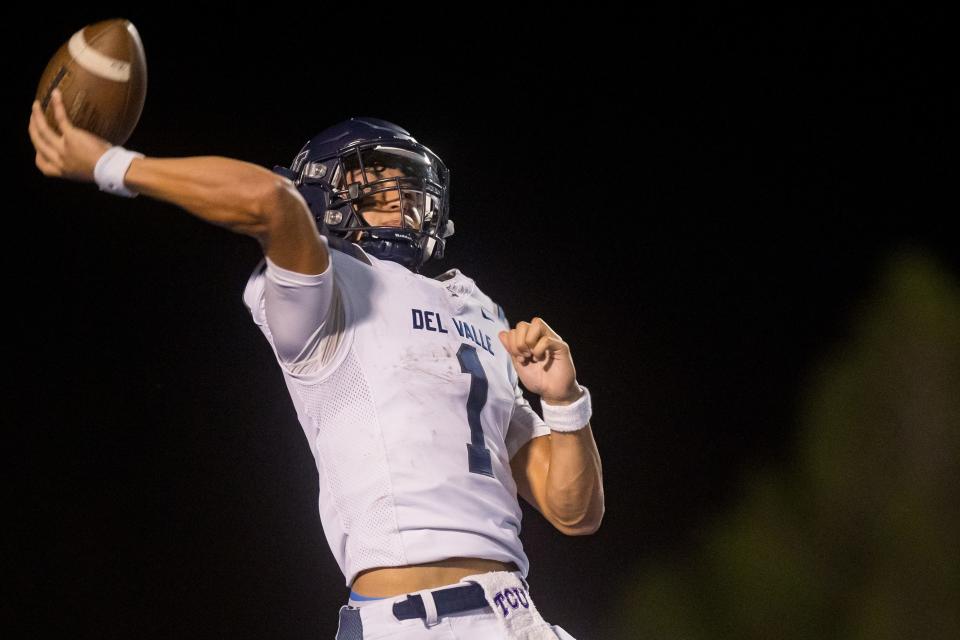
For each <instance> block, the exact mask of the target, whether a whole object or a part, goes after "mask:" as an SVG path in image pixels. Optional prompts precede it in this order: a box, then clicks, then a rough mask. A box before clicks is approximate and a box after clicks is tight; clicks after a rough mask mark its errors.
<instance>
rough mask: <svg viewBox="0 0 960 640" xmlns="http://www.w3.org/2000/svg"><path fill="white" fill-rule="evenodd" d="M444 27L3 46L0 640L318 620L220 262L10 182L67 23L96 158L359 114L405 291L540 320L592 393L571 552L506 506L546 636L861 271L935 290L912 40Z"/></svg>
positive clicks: (865, 280)
mask: <svg viewBox="0 0 960 640" xmlns="http://www.w3.org/2000/svg"><path fill="white" fill-rule="evenodd" d="M459 10H462V11H466V12H467V13H465V14H463V15H462V16H461V17H458V18H456V19H451V21H450V22H449V23H448V24H446V25H443V26H439V25H431V24H428V22H427V19H428V18H429V17H431V12H429V11H428V10H427V9H425V8H424V9H418V10H416V11H404V10H401V8H399V7H393V8H392V9H390V10H389V11H386V10H383V11H382V12H378V13H376V14H375V12H373V11H372V10H369V9H364V10H363V11H360V10H357V11H344V12H342V13H339V14H337V15H331V14H328V13H325V12H321V11H311V12H306V13H304V12H302V9H301V8H299V7H298V6H296V5H285V6H283V7H280V6H278V7H274V8H273V10H272V11H270V12H269V15H264V14H265V13H267V12H265V11H262V10H261V12H259V13H257V14H248V13H245V12H243V11H241V10H236V9H234V10H230V11H226V12H214V11H209V12H203V11H199V10H190V11H183V10H181V9H177V8H174V7H172V6H171V7H167V8H166V9H165V10H160V9H153V10H150V11H145V10H132V9H130V8H122V9H120V10H117V11H113V12H110V11H106V12H103V13H96V12H92V11H85V10H80V9H73V10H70V11H68V12H58V13H57V14H56V15H47V14H45V13H44V7H37V8H35V9H28V14H27V18H26V19H20V20H19V21H17V22H15V23H10V22H8V24H13V25H19V26H17V27H16V28H13V29H12V30H11V33H10V34H9V35H8V40H7V44H8V46H10V47H11V50H10V51H8V52H7V53H6V54H5V58H6V59H8V60H11V67H10V68H11V69H13V70H14V73H12V74H10V73H8V74H7V79H8V83H12V84H13V85H14V86H13V87H12V88H11V93H12V95H9V96H8V98H7V100H6V101H5V102H6V107H7V108H8V109H10V112H11V113H10V115H8V117H7V118H6V119H5V120H6V122H7V123H8V124H9V125H10V130H9V133H8V134H7V136H6V139H7V140H8V141H9V144H7V145H6V160H7V162H8V163H9V165H8V167H7V169H6V175H7V176H8V178H9V180H8V184H7V189H6V190H7V195H8V207H7V209H6V216H5V218H6V221H7V225H8V226H7V234H6V241H7V251H6V252H5V258H4V259H5V262H6V265H5V266H6V273H7V274H8V275H7V279H6V285H7V289H6V296H5V298H6V303H7V304H6V309H5V311H6V313H5V318H6V324H7V330H6V332H5V333H6V335H7V336H8V340H9V342H8V353H11V354H12V357H10V358H8V373H9V376H8V377H9V378H10V380H11V382H12V384H8V387H7V389H8V394H9V397H8V402H7V405H8V407H11V408H12V411H8V412H7V415H8V418H9V421H8V422H7V424H6V426H5V428H4V432H5V435H6V438H5V447H4V452H5V454H7V455H6V456H5V458H7V459H8V460H7V462H6V464H5V466H4V472H5V475H7V476H8V477H7V479H6V481H5V486H6V487H8V489H9V491H10V493H11V500H9V501H8V504H9V505H11V506H10V511H9V512H8V516H9V517H8V525H7V528H6V531H5V536H4V539H5V542H4V551H5V556H7V560H5V562H8V563H9V565H10V566H11V567H12V569H11V571H9V572H5V573H8V576H9V577H12V580H10V579H9V578H8V580H7V581H5V582H7V585H8V586H9V587H10V588H11V589H12V591H11V594H10V596H9V597H4V602H3V608H4V618H8V619H10V622H11V624H17V625H20V626H22V627H23V628H27V629H30V630H31V631H30V632H29V633H27V634H25V635H24V637H34V636H36V635H39V633H40V632H41V631H59V632H69V633H70V635H71V636H74V637H100V638H104V637H110V638H112V637H118V638H119V637H130V636H133V635H136V636H138V637H143V638H159V637H164V638H166V637H182V638H186V637H190V638H209V637H231V638H246V637H251V638H252V637H267V636H270V637H277V638H318V637H321V638H327V637H332V636H333V634H334V632H335V630H336V617H337V608H338V607H339V606H340V605H342V604H343V603H344V602H345V600H346V596H347V589H346V587H345V586H344V584H343V576H342V574H340V572H339V569H338V567H337V565H336V563H335V562H334V560H333V557H332V555H331V554H330V551H329V550H328V549H327V547H326V543H325V540H324V538H323V534H322V531H321V529H320V523H319V518H318V515H317V507H316V493H317V485H316V470H315V467H314V463H313V459H312V457H311V455H310V453H309V450H308V448H307V446H306V441H305V439H304V437H303V434H302V432H301V431H300V428H299V425H298V424H297V422H296V416H295V414H294V411H293V408H292V405H291V403H290V401H289V397H288V394H287V391H286V389H285V387H284V385H283V381H282V378H281V375H280V371H279V368H278V367H277V366H276V363H275V361H274V360H273V356H272V354H271V352H270V350H269V346H268V345H267V343H266V341H265V340H264V339H263V336H262V335H261V334H260V332H259V330H258V329H257V328H256V327H255V326H254V324H253V323H252V322H251V321H250V319H249V314H248V313H247V311H246V309H245V308H244V307H243V305H242V302H241V298H240V295H241V292H242V290H243V285H244V283H245V282H246V278H247V277H248V275H249V273H250V270H251V269H252V268H253V266H254V265H255V264H256V262H257V260H258V259H259V255H260V254H259V247H258V246H257V244H256V242H255V241H253V240H252V239H249V238H246V237H242V236H237V235H233V234H230V233H229V232H227V231H225V230H223V229H220V228H217V227H212V226H209V225H207V224H205V223H203V222H201V221H200V220H198V219H196V218H193V217H191V216H190V215H189V214H187V213H186V212H184V211H183V210H181V209H178V208H176V207H174V206H172V205H168V204H165V203H162V202H158V201H152V200H149V199H147V198H145V197H140V198H137V199H135V200H128V199H124V198H116V197H113V196H109V195H107V194H104V193H100V192H99V191H98V190H97V189H96V187H95V186H93V185H90V184H77V183H72V182H66V181H62V180H58V179H54V178H47V177H44V176H43V175H42V174H41V173H40V172H39V171H38V170H37V168H36V167H35V166H34V164H33V154H34V151H33V148H32V146H31V144H30V141H29V137H28V135H27V122H28V119H29V108H30V101H31V100H32V98H33V95H34V93H35V91H36V84H37V82H38V80H39V77H40V74H41V73H42V71H43V69H44V67H45V66H46V63H47V60H48V59H49V57H50V56H51V55H52V54H53V52H54V51H55V50H56V49H57V48H58V47H59V46H60V45H61V44H62V43H63V42H65V41H66V40H67V39H69V37H70V35H71V34H72V33H73V32H74V31H76V30H77V29H79V28H80V27H81V26H83V25H85V24H89V23H92V22H96V21H99V20H102V19H106V18H111V17H118V16H123V17H126V18H129V19H131V20H132V21H133V22H134V24H135V25H136V26H137V28H138V30H139V32H140V35H141V38H142V40H143V43H144V48H145V50H146V54H147V61H148V73H149V85H148V90H147V102H146V107H145V109H144V112H143V115H142V117H141V121H140V124H139V126H138V128H137V130H136V131H135V132H134V134H133V135H132V137H131V139H130V140H129V141H128V142H127V143H126V145H125V146H127V147H128V148H131V149H135V150H137V151H140V152H142V153H145V154H147V155H149V156H161V157H169V156H190V155H223V156H228V157H233V158H239V159H242V160H246V161H249V162H253V163H256V164H259V165H262V166H266V167H272V166H273V165H274V164H283V165H288V164H289V162H290V160H291V159H292V158H293V156H294V155H295V154H296V152H297V151H298V150H299V148H300V147H301V146H302V144H303V143H304V142H305V141H306V140H307V138H309V137H311V136H312V135H314V134H315V133H317V132H319V131H320V130H321V129H323V128H325V127H327V126H329V125H330V124H333V123H335V122H338V121H340V120H343V119H345V118H347V117H349V116H352V115H359V116H374V117H379V118H384V119H386V120H390V121H392V122H396V123H398V124H400V125H401V126H403V127H405V128H406V129H408V130H409V131H411V132H412V133H413V135H414V136H415V137H416V138H417V139H418V140H419V141H421V142H423V143H424V144H426V145H427V146H429V147H430V148H431V149H432V150H433V151H435V152H436V153H437V154H438V155H440V157H442V158H443V159H444V161H445V162H446V163H447V165H448V166H449V167H450V168H451V171H452V191H451V197H452V215H451V217H452V218H453V219H454V220H455V222H456V226H457V233H456V235H455V236H454V237H453V238H452V239H451V240H450V242H449V243H448V258H447V259H446V260H445V261H444V263H443V264H440V265H437V266H436V267H435V268H434V269H433V270H432V271H431V273H436V272H439V271H440V270H442V269H446V268H449V267H453V266H457V267H459V268H460V269H461V270H463V271H464V272H465V273H466V274H467V275H470V276H472V277H473V278H474V279H475V280H476V281H477V283H478V284H479V286H480V287H481V288H482V289H483V290H484V291H485V292H487V293H488V294H489V295H490V296H491V297H492V298H494V299H495V300H497V301H498V302H500V304H501V305H503V307H504V308H505V310H506V312H507V315H508V317H509V318H510V320H511V321H512V322H517V321H519V320H529V319H530V318H532V317H533V316H535V315H538V316H541V317H543V318H544V319H546V320H547V322H548V323H550V324H551V326H552V327H553V328H554V329H555V330H556V331H558V332H559V333H560V335H561V336H562V337H563V338H564V339H565V340H566V341H567V342H568V343H569V344H570V345H571V347H572V351H573V356H574V361H575V363H576V365H577V371H578V378H579V380H580V381H581V383H583V384H585V385H587V386H588V387H589V388H590V389H591V393H592V396H593V404H594V418H593V428H594V433H595V435H596V439H597V442H598V446H599V449H600V452H601V455H602V458H603V468H604V479H605V487H606V509H607V511H606V516H605V519H604V522H603V525H602V527H601V529H600V531H599V532H598V533H597V534H596V535H594V536H589V537H582V538H569V537H565V536H563V535H561V534H559V533H558V532H556V531H554V530H553V529H552V528H551V527H550V525H549V524H548V523H546V522H545V521H544V520H543V519H542V518H541V517H540V516H539V515H538V514H536V513H535V512H533V511H532V510H531V509H529V508H528V507H527V506H526V505H524V509H525V511H524V531H523V540H524V544H525V548H526V551H527V553H528V555H529V557H530V560H531V571H530V574H529V579H530V582H531V586H532V593H533V596H534V598H535V600H536V601H537V603H538V606H539V608H540V609H541V611H542V612H543V614H544V617H545V618H546V619H547V620H550V621H552V622H554V623H557V624H561V625H563V626H564V627H565V628H566V629H567V630H568V631H569V632H571V633H572V634H573V635H574V636H576V637H578V638H581V639H587V638H602V637H607V635H608V634H609V633H610V629H611V628H612V620H613V618H614V617H615V616H616V611H617V608H618V606H619V601H618V598H619V597H620V595H619V594H620V593H621V591H622V589H623V585H624V584H625V583H628V582H629V581H630V580H631V570H632V568H634V567H636V566H637V565H638V564H639V563H640V562H642V561H643V560H644V559H647V558H651V557H654V556H658V555H663V554H670V553H679V552H682V550H683V548H684V545H685V544H686V543H687V542H688V541H689V540H691V539H692V538H693V537H695V536H696V533H697V531H698V528H699V527H702V526H703V524H704V523H705V522H708V521H709V519H710V518H711V517H712V516H713V515H715V514H717V513H720V512H722V511H723V510H724V509H725V508H726V507H727V506H728V505H730V504H731V502H732V501H733V500H734V499H735V498H736V496H737V495H738V494H737V488H738V482H739V481H740V480H741V479H742V478H744V477H745V475H747V474H749V473H751V472H752V471H753V470H756V469H760V468H764V467H769V466H775V465H781V464H786V463H788V462H789V460H790V458H791V452H792V446H793V440H792V438H793V435H794V433H795V429H796V417H795V416H796V409H797V406H798V402H799V400H800V398H801V393H802V389H803V384H804V380H805V379H806V378H807V376H809V375H811V372H812V371H813V370H814V369H815V367H816V364H817V362H818V361H819V360H820V359H821V358H823V357H825V356H826V355H828V354H829V353H831V349H833V348H834V347H835V346H837V345H838V344H840V343H842V341H843V340H844V338H845V335H846V331H847V329H848V322H849V320H850V317H851V313H852V311H853V309H855V308H856V304H857V302H858V301H859V300H861V299H862V298H863V297H864V296H865V295H866V294H868V293H869V291H870V290H871V287H872V285H873V284H874V283H875V282H876V280H877V277H878V273H879V270H880V269H881V267H882V265H883V264H884V261H885V260H886V259H887V258H888V257H889V256H890V255H891V254H892V253H893V252H895V251H897V250H899V249H902V248H911V247H912V248H918V249H920V250H925V251H927V252H929V253H930V254H932V255H934V256H935V257H936V258H938V259H939V260H940V261H941V263H942V264H943V265H944V266H945V267H946V268H948V269H950V270H952V272H953V273H954V274H958V273H960V260H958V257H957V252H956V249H955V247H956V236H955V235H953V234H952V233H951V232H950V229H951V226H952V225H951V218H952V217H953V216H954V215H955V212H956V210H957V207H956V203H955V198H954V196H953V192H952V190H951V189H950V188H948V184H947V175H948V162H949V161H950V160H951V159H952V158H953V156H954V154H953V153H952V149H951V148H949V147H948V144H947V134H946V132H947V129H948V124H952V122H950V121H949V120H948V117H949V116H948V106H949V105H950V103H949V102H948V99H947V96H948V93H949V91H948V89H949V85H952V84H953V82H954V81H953V80H951V78H954V79H955V75H956V74H955V70H952V69H949V68H948V66H947V62H946V60H947V58H946V48H947V46H946V43H947V34H946V33H945V29H944V28H943V25H944V23H945V22H946V21H945V19H944V17H943V16H938V15H931V14H926V13H920V12H918V11H917V12H915V11H909V10H905V9H897V8H891V7H884V8H880V9H873V10H870V11H869V12H865V13H852V12H851V13H846V14H838V13H835V12H823V13H817V12H804V13H796V14H787V13H784V14H780V15H757V14H747V13H738V12H731V11H720V10H714V11H713V12H712V13H708V14H693V13H691V14H689V15H681V16H671V17H669V18H665V17H662V16H651V15H640V14H637V15H633V14H627V13H616V14H604V15H593V16H584V15H583V14H584V13H587V12H586V10H585V9H584V8H583V7H580V8H579V9H578V10H577V11H575V12H574V11H571V12H569V13H558V12H556V11H552V12H551V13H550V15H542V14H541V15H533V16H522V15H519V14H516V13H511V12H507V11H499V12H497V13H496V14H494V13H478V14H476V15H471V14H470V11H472V9H469V8H463V9H459ZM31 12H32V15H30V14H31ZM950 115H952V113H951V114H950Z"/></svg>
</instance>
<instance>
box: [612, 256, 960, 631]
mask: <svg viewBox="0 0 960 640" xmlns="http://www.w3.org/2000/svg"><path fill="white" fill-rule="evenodd" d="M878 283H879V284H878V286H877V289H876V291H875V292H874V293H873V294H871V296H870V297H869V298H868V299H867V300H865V301H864V302H863V303H861V305H860V306H859V307H858V308H857V310H856V312H855V314H854V319H853V322H852V325H851V329H850V332H849V338H848V339H847V340H846V341H845V344H844V345H843V346H842V347H841V348H839V349H838V350H836V352H835V353H833V354H831V355H830V356H828V357H827V358H826V359H825V361H823V362H822V364H821V365H820V366H819V367H818V368H817V369H816V370H815V371H814V372H812V374H811V375H810V377H809V382H808V384H807V385H806V388H805V389H804V390H803V392H802V393H801V396H800V397H801V398H802V402H801V405H800V406H801V407H802V414H801V415H800V417H799V423H798V424H799V432H798V439H797V443H796V448H795V456H794V457H793V460H792V462H791V463H790V465H789V466H788V467H787V468H783V469H778V470H773V471H765V472H762V473H758V474H755V475H754V476H753V477H752V478H750V479H748V480H746V481H745V484H744V488H743V493H742V496H741V497H740V498H738V500H737V501H736V502H735V506H734V507H733V508H732V509H731V510H730V511H729V512H728V513H725V514H724V515H723V516H721V517H719V518H717V519H716V520H715V521H713V522H711V523H709V524H708V525H706V526H705V528H704V530H703V532H702V535H701V536H700V538H699V540H698V542H697V543H696V544H695V545H693V547H692V548H690V549H686V550H684V551H682V552H681V553H682V555H683V557H679V555H680V554H678V555H677V557H672V558H667V559H660V560H657V561H654V562H650V563H647V564H646V565H645V566H643V567H640V568H639V569H638V570H637V572H636V573H634V574H633V575H632V576H631V579H630V580H629V581H628V583H627V584H626V585H625V587H624V591H623V592H624V593H625V599H624V602H622V603H621V606H620V607H618V611H619V612H621V615H622V619H621V620H620V634H619V637H622V638H624V639H626V638H630V639H633V638H642V639H648V638H678V639H690V640H699V639H707V638H745V639H756V640H760V639H763V640H769V639H772V638H780V639H790V638H844V639H851V640H854V639H855V640H860V639H864V640H865V639H867V638H869V639H871V640H886V639H890V640H893V639H897V640H901V639H904V638H910V639H913V638H937V639H940V638H944V639H945V638H960V287H958V285H957V283H956V281H955V280H953V279H952V278H951V276H950V275H949V273H948V272H947V271H945V270H944V269H942V268H940V267H939V266H938V265H937V264H936V262H935V261H934V260H933V259H931V258H930V257H928V256H926V255H925V254H924V253H923V252H921V251H917V250H904V251H902V252H900V253H898V254H897V255H895V256H894V257H893V258H891V259H890V261H889V262H888V264H887V265H886V267H885V269H884V272H883V273H882V274H881V276H880V278H879V281H878Z"/></svg>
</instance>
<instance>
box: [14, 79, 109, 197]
mask: <svg viewBox="0 0 960 640" xmlns="http://www.w3.org/2000/svg"><path fill="white" fill-rule="evenodd" d="M51 104H52V107H53V114H54V117H55V118H56V122H57V125H58V127H59V130H60V131H62V132H63V133H58V132H56V131H54V130H53V128H52V127H51V126H50V125H49V124H47V119H46V118H44V117H43V113H42V112H41V111H40V103H39V101H37V100H34V101H33V111H32V113H31V114H30V126H29V131H30V140H31V141H32V142H33V147H34V149H36V150H37V155H36V160H35V161H36V165H37V168H38V169H40V171H42V172H43V175H45V176H55V177H58V178H67V179H69V180H76V181H77V182H93V181H94V177H93V170H94V168H95V167H96V166H97V161H98V160H99V159H100V157H101V156H102V155H103V154H104V152H105V151H106V150H107V149H109V148H110V147H111V146H112V145H111V144H110V143H109V142H108V141H107V140H104V139H103V138H100V137H98V136H95V135H94V134H92V133H90V132H89V131H84V130H83V129H80V128H78V127H75V126H73V124H71V123H70V120H69V118H67V111H66V109H65V108H64V106H63V98H62V96H61V95H60V91H59V89H54V90H53V97H52V100H51Z"/></svg>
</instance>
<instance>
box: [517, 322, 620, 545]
mask: <svg viewBox="0 0 960 640" xmlns="http://www.w3.org/2000/svg"><path fill="white" fill-rule="evenodd" d="M499 336H500V342H501V343H502V344H503V346H504V348H505V349H506V350H507V352H508V353H509V354H510V356H511V358H512V359H513V365H514V368H515V369H516V371H517V375H518V376H519V377H520V381H521V382H522V383H523V386H524V387H526V388H527V389H528V390H530V391H531V392H533V393H536V394H538V395H539V396H540V399H541V402H542V403H546V404H550V405H569V404H571V403H573V402H575V401H576V400H577V399H578V398H579V397H580V396H581V395H582V392H581V391H580V386H579V385H578V384H577V375H576V369H574V366H573V358H572V356H571V355H570V347H569V345H567V343H566V342H564V341H563V340H562V339H561V338H560V336H559V335H557V333H556V332H555V331H553V329H551V328H550V327H549V325H547V323H546V322H544V321H543V320H542V319H541V318H533V320H531V321H530V322H519V323H517V325H516V327H514V328H513V329H511V330H510V331H501V332H500V334H499ZM547 426H550V425H549V424H548V425H547ZM510 466H511V469H512V471H513V477H514V480H515V482H516V484H517V492H518V493H519V494H520V495H521V496H523V498H524V499H525V500H526V501H527V502H529V503H530V504H531V505H533V507H534V508H536V509H537V510H538V511H539V512H540V513H542V514H543V516H544V517H545V518H546V519H547V520H548V521H550V523H551V524H553V526H554V527H556V528H557V529H558V530H559V531H561V532H563V533H565V534H567V535H587V534H591V533H594V532H596V530H597V529H598V528H599V527H600V522H601V520H602V519H603V513H604V500H603V470H602V467H601V464H600V453H599V451H598V450H597V443H596V442H595V441H594V439H593V431H592V429H591V427H590V424H589V423H587V424H586V425H584V427H583V428H582V429H578V430H576V431H565V432H560V431H552V432H551V433H550V435H547V436H541V437H539V438H533V439H532V440H530V441H529V442H528V443H527V444H525V445H524V446H523V447H521V448H520V450H519V451H517V453H516V455H515V456H514V457H513V459H511V461H510Z"/></svg>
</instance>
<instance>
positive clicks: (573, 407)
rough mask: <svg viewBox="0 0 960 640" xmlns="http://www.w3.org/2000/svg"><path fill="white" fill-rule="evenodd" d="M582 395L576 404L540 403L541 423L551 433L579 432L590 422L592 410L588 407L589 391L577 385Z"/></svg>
mask: <svg viewBox="0 0 960 640" xmlns="http://www.w3.org/2000/svg"><path fill="white" fill-rule="evenodd" d="M577 386H578V387H580V390H581V391H583V395H582V396H580V397H579V398H577V401H576V402H573V403H571V404H567V405H553V404H547V403H546V402H541V403H540V408H541V409H543V421H544V422H546V423H547V426H548V427H550V429H551V430H552V431H579V430H580V429H583V428H584V427H585V426H587V423H589V422H590V416H592V415H593V408H592V407H591V406H590V390H589V389H587V388H586V387H584V386H583V385H580V384H578V385H577Z"/></svg>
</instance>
